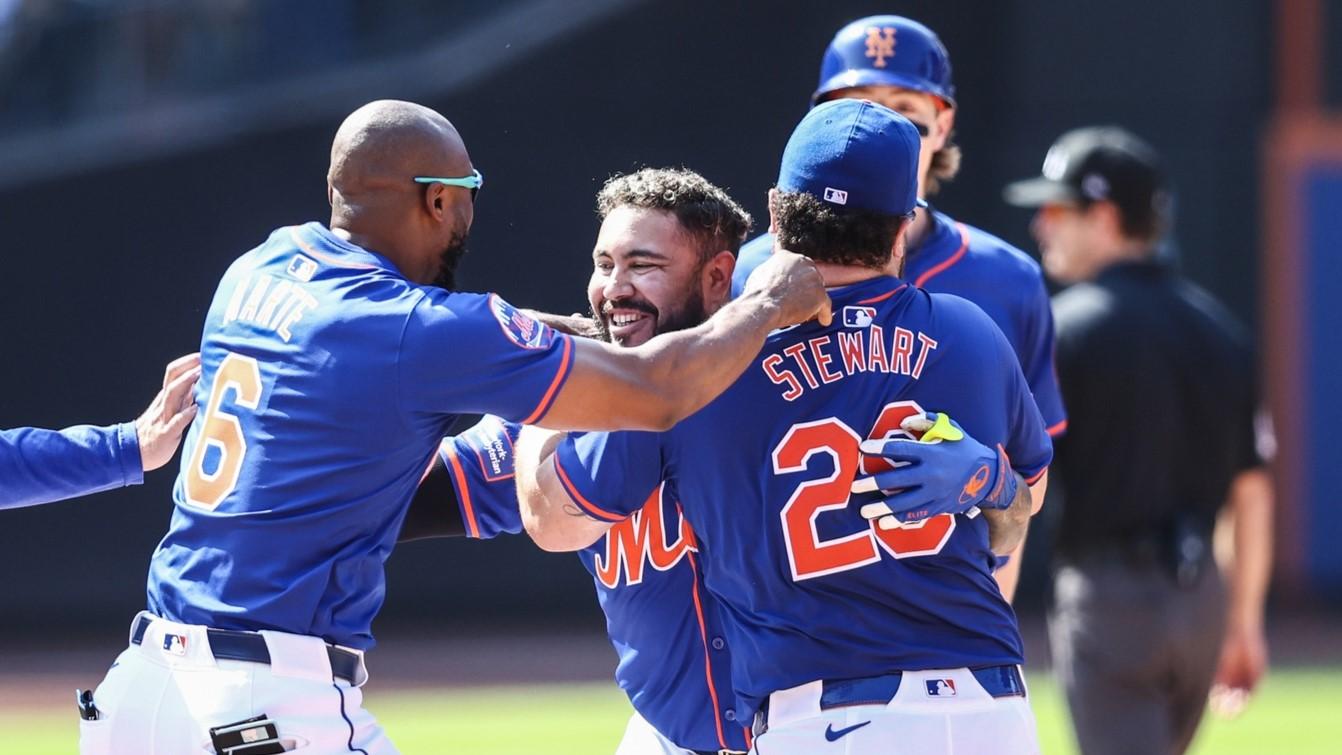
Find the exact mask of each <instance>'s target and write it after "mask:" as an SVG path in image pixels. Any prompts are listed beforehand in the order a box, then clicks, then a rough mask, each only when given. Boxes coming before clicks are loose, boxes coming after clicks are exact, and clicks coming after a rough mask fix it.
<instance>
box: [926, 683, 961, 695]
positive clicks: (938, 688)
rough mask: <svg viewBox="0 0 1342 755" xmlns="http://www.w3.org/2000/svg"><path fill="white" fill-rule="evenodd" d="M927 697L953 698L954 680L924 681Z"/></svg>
mask: <svg viewBox="0 0 1342 755" xmlns="http://www.w3.org/2000/svg"><path fill="white" fill-rule="evenodd" d="M923 684H925V685H927V696H928V697H955V680H954V679H926V680H924V681H923Z"/></svg>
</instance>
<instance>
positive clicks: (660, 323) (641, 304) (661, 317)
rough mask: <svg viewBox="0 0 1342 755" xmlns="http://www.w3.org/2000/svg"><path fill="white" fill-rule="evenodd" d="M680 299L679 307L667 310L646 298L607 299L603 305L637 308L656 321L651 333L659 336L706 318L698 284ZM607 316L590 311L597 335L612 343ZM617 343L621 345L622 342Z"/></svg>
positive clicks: (706, 312)
mask: <svg viewBox="0 0 1342 755" xmlns="http://www.w3.org/2000/svg"><path fill="white" fill-rule="evenodd" d="M680 301H681V304H680V306H679V307H676V308H675V309H667V310H661V309H658V308H657V307H655V306H653V304H652V302H650V301H648V300H646V299H634V298H627V299H620V300H619V301H618V302H617V301H610V300H608V301H607V302H606V304H605V306H610V307H616V306H619V307H622V308H624V309H637V310H639V311H640V312H646V313H647V314H649V315H651V316H652V317H653V319H654V320H655V321H656V323H657V327H656V328H655V329H654V330H653V333H652V334H653V336H659V335H661V334H663V333H672V332H674V331H677V330H685V329H686V328H693V327H694V326H696V325H699V324H700V323H702V322H703V321H704V320H707V319H708V310H707V309H706V308H705V307H704V294H703V291H701V290H699V287H698V286H690V287H689V290H688V291H686V292H685V295H684V296H683V297H682V298H681V300H680ZM609 317H610V315H609V314H606V313H605V312H596V311H593V312H592V320H593V322H595V323H596V330H597V335H598V336H599V337H600V338H601V340H603V341H605V342H607V343H614V339H613V338H612V337H611V334H610V325H609V323H608V319H609ZM619 345H621V346H623V345H624V344H619Z"/></svg>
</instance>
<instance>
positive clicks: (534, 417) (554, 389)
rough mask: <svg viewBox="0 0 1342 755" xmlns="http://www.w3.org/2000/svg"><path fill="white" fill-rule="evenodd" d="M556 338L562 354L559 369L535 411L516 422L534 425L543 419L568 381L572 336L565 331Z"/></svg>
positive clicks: (571, 364) (570, 368) (571, 369)
mask: <svg viewBox="0 0 1342 755" xmlns="http://www.w3.org/2000/svg"><path fill="white" fill-rule="evenodd" d="M556 338H557V339H558V340H559V341H560V346H559V348H560V349H562V355H561V356H560V358H559V369H557V370H555V376H554V379H553V380H551V381H550V387H549V388H547V389H546V390H545V393H544V394H543V395H542V396H541V400H540V403H538V404H537V405H536V409H535V411H533V412H532V413H531V415H530V416H528V417H527V418H526V419H524V420H522V421H521V422H519V423H518V424H522V425H534V424H536V423H537V422H540V421H541V420H543V419H545V415H546V414H548V413H549V411H550V407H551V406H554V402H555V397H556V396H558V395H559V391H560V390H561V389H562V388H563V387H564V383H565V382H567V381H568V376H569V374H570V373H571V372H573V337H572V336H569V335H567V334H565V333H557V334H556Z"/></svg>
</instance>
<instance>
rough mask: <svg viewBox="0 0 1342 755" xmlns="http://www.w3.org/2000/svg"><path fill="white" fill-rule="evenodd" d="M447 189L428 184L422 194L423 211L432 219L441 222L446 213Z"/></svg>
mask: <svg viewBox="0 0 1342 755" xmlns="http://www.w3.org/2000/svg"><path fill="white" fill-rule="evenodd" d="M446 194H447V187H446V186H444V185H442V184H428V189H427V190H426V191H425V192H424V211H425V212H427V213H429V215H431V216H432V217H433V218H434V219H436V220H442V219H443V215H445V214H446V212H447V196H446Z"/></svg>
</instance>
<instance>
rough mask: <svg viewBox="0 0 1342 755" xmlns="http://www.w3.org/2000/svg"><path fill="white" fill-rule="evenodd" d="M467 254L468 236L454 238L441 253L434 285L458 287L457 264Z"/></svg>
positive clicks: (454, 288) (449, 288) (449, 287)
mask: <svg viewBox="0 0 1342 755" xmlns="http://www.w3.org/2000/svg"><path fill="white" fill-rule="evenodd" d="M465 256H466V236H465V234H463V235H461V236H457V237H456V238H454V239H452V243H451V244H448V245H447V248H446V249H444V250H443V253H442V254H441V255H439V258H438V259H439V262H438V275H436V276H435V277H434V279H433V285H435V286H437V287H439V288H442V289H445V290H448V291H455V290H456V289H457V265H460V264H461V258H462V257H465Z"/></svg>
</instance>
